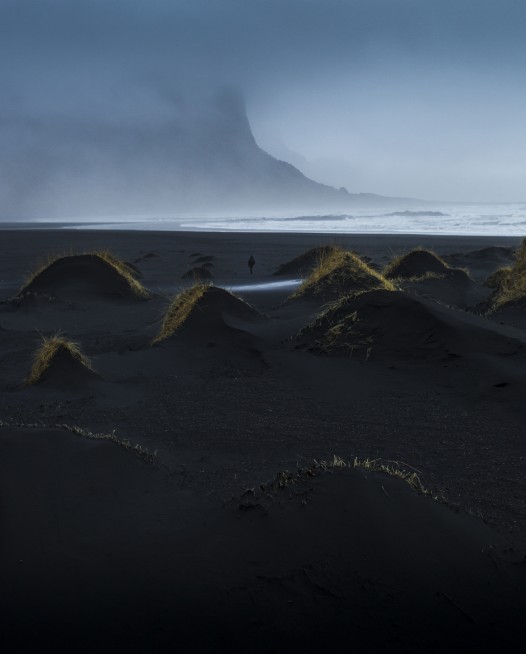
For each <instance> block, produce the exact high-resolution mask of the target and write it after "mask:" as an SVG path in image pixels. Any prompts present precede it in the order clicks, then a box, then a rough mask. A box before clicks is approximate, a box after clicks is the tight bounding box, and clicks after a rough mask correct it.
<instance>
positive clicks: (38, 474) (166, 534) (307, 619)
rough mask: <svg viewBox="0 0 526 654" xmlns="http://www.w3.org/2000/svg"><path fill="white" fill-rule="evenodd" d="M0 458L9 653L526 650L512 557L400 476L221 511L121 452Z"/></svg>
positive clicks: (82, 445) (266, 488)
mask: <svg viewBox="0 0 526 654" xmlns="http://www.w3.org/2000/svg"><path fill="white" fill-rule="evenodd" d="M0 448H1V451H2V457H0V491H1V494H2V497H4V498H9V502H7V503H5V506H3V515H2V527H3V534H2V559H1V561H0V566H1V572H2V584H3V586H2V591H3V592H2V595H1V598H0V610H1V611H2V619H3V629H2V638H3V640H4V642H5V641H6V640H7V639H8V638H10V637H13V638H15V639H16V641H15V642H16V645H17V646H16V647H11V648H10V651H36V650H40V649H45V648H46V647H45V646H46V645H49V644H50V643H54V644H55V647H53V648H52V649H53V651H57V652H62V651H66V648H68V651H71V643H72V642H75V651H82V652H84V651H86V652H88V651H89V652H93V651H100V652H127V653H128V654H129V653H135V652H146V651H152V652H153V651H155V652H164V651H171V650H172V649H173V644H174V643H177V649H178V650H179V651H184V652H187V651H188V652H190V651H191V652H211V651H225V652H248V651H250V652H255V653H257V654H259V653H263V652H275V651H286V652H291V653H296V652H297V653H299V652H313V653H314V652H323V651H348V644H349V638H350V634H351V635H352V642H353V649H357V651H370V652H386V651H389V652H395V653H401V652H422V653H424V652H468V651H469V652H494V651H510V652H511V651H519V650H515V649H514V648H513V644H514V642H515V640H514V639H515V638H516V637H519V636H522V612H523V607H524V602H525V599H526V598H525V592H524V587H525V582H526V579H525V572H526V571H525V569H524V565H517V563H518V562H519V556H518V555H517V554H516V555H515V557H513V555H512V554H510V553H509V552H508V553H507V554H505V553H504V552H505V548H506V547H507V546H508V543H507V542H506V541H505V540H504V539H503V538H501V537H500V536H498V535H497V534H495V533H494V532H492V531H491V530H490V529H489V528H488V527H487V526H486V525H485V524H484V523H483V522H482V521H480V520H477V519H475V518H473V517H471V516H467V515H463V514H458V513H455V512H453V511H451V510H449V509H448V508H447V507H445V506H444V505H442V504H440V503H439V502H437V501H435V500H433V499H431V498H430V497H426V496H424V495H422V494H419V493H417V492H415V491H414V490H412V488H410V486H409V484H407V483H404V482H403V481H401V480H400V479H397V478H395V477H393V476H391V475H389V474H383V473H379V472H374V471H373V470H370V469H368V468H360V467H356V468H355V467H353V466H352V464H351V466H350V467H342V465H341V462H340V461H339V460H338V461H335V463H336V466H333V467H330V468H328V471H327V472H326V471H324V470H323V466H314V467H312V468H310V469H308V470H305V471H301V472H299V473H293V474H290V473H287V472H283V473H281V474H279V475H278V476H277V477H276V479H275V480H273V481H272V482H270V483H268V484H263V485H261V486H260V487H256V488H255V489H251V490H248V491H246V492H245V493H244V494H243V495H241V496H240V497H239V498H238V499H237V500H232V501H231V502H229V503H227V504H226V505H225V504H224V503H223V502H222V501H219V500H217V502H216V504H215V506H213V505H212V500H211V499H210V498H208V500H207V501H206V502H202V503H199V502H197V501H196V500H195V498H193V497H192V496H191V495H189V494H185V495H184V498H181V490H180V488H179V487H178V482H176V480H175V479H174V478H173V476H170V475H165V473H164V472H163V471H162V470H158V469H155V468H154V467H152V466H149V465H147V464H145V463H144V462H143V461H141V460H140V459H139V458H138V457H134V456H133V454H132V453H131V452H126V451H124V450H123V449H122V448H121V447H119V446H118V445H116V444H115V443H111V442H107V441H102V440H89V439H84V438H81V437H79V436H77V435H75V434H71V433H68V432H64V431H62V430H46V429H42V430H39V431H34V430H33V431H31V430H27V429H26V430H21V429H18V430H13V429H6V428H0ZM28 452H31V456H28ZM44 490H45V492H43V491H44ZM131 535H132V537H130V536H131ZM50 588H52V589H53V593H50V592H49V589H50ZM79 634H80V635H81V637H80V636H79ZM75 639H77V640H75ZM7 642H9V640H7ZM29 644H32V645H33V647H26V645H29ZM35 645H38V646H37V647H36V646H35ZM57 645H58V647H57ZM46 649H47V648H46Z"/></svg>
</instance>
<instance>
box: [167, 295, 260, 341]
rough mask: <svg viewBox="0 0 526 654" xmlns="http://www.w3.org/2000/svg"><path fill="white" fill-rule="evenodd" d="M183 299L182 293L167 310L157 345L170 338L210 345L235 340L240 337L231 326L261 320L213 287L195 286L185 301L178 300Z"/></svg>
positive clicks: (236, 300)
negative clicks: (204, 342) (219, 340)
mask: <svg viewBox="0 0 526 654" xmlns="http://www.w3.org/2000/svg"><path fill="white" fill-rule="evenodd" d="M194 291H195V292H196V294H195V295H194ZM184 296H185V294H184V292H183V293H182V294H181V295H180V296H177V297H176V298H174V300H173V301H172V304H171V305H170V306H169V307H168V310H167V313H166V316H165V319H164V323H163V326H162V329H161V336H160V337H158V339H157V340H158V341H164V340H166V339H169V338H172V337H176V338H178V339H180V338H183V339H192V340H197V341H203V340H205V341H206V340H208V341H210V340H211V339H212V342H213V339H215V337H217V336H220V337H223V338H224V337H225V336H231V337H234V338H235V337H236V335H239V336H241V335H243V332H242V331H241V330H239V329H238V328H237V327H236V326H235V325H238V324H239V323H240V322H241V323H245V322H253V321H259V320H261V319H262V318H263V316H262V315H261V314H260V313H259V312H258V311H257V310H256V309H254V308H253V307H251V306H250V305H249V304H247V303H246V302H244V301H243V300H241V299H240V298H238V297H237V296H235V295H233V294H232V293H230V292H228V291H225V290H224V289H222V288H217V287H215V286H205V285H202V286H196V287H193V289H189V290H188V299H186V298H185V299H184V300H181V299H180V298H182V297H184ZM192 296H193V297H192ZM196 297H197V299H195V298H196ZM245 336H248V335H247V334H245Z"/></svg>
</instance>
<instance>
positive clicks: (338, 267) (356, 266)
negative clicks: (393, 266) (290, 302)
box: [290, 248, 396, 300]
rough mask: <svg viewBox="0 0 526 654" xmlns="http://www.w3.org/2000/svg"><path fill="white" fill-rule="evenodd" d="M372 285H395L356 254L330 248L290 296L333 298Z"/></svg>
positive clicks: (292, 297)
mask: <svg viewBox="0 0 526 654" xmlns="http://www.w3.org/2000/svg"><path fill="white" fill-rule="evenodd" d="M374 288H382V289H384V290H389V291H391V290H395V289H396V287H395V286H394V284H393V283H392V282H390V281H389V280H387V279H385V277H383V276H382V275H381V274H380V273H378V272H376V270H374V269H373V268H371V267H370V266H368V265H367V264H366V263H365V261H363V260H362V259H360V257H359V256H358V255H356V254H354V253H352V252H347V251H345V250H342V249H337V248H333V249H332V250H331V251H330V252H328V254H327V255H326V256H325V258H320V259H319V260H318V263H317V264H316V267H315V268H314V269H313V270H312V272H311V274H310V275H309V276H308V277H307V279H306V280H305V281H304V282H303V284H302V285H301V286H300V287H299V288H298V290H297V291H296V292H295V293H294V294H293V295H292V296H291V298H290V299H297V298H301V297H306V298H316V297H319V298H320V299H322V300H327V299H336V298H340V297H341V296H342V295H345V294H348V293H352V292H356V291H367V290H371V289H374Z"/></svg>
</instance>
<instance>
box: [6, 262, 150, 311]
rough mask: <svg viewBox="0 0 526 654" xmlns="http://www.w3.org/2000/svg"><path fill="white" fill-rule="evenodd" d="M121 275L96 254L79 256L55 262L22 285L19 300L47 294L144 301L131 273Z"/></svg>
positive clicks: (72, 297)
mask: <svg viewBox="0 0 526 654" xmlns="http://www.w3.org/2000/svg"><path fill="white" fill-rule="evenodd" d="M127 272H128V274H127V275H126V274H123V272H121V271H120V270H118V269H117V268H116V267H115V266H114V265H111V263H109V262H108V261H107V260H106V259H105V258H103V257H101V256H99V255H97V254H80V255H73V256H66V257H61V258H59V259H56V260H55V261H53V262H52V263H50V264H49V265H48V266H46V267H45V268H44V269H43V270H41V271H40V272H38V273H37V274H36V275H35V276H34V277H33V278H32V279H31V280H30V281H29V283H28V284H26V285H25V286H24V288H23V289H22V291H21V292H20V294H19V297H20V298H21V299H22V300H24V299H26V298H27V297H28V296H29V297H31V296H34V295H46V296H51V297H59V298H68V299H80V298H82V297H83V296H88V297H95V298H98V299H104V298H111V299H117V298H121V299H126V300H138V299H144V298H145V297H146V295H147V293H146V291H145V290H144V289H143V288H142V287H141V285H140V284H139V283H138V282H135V281H134V278H133V275H132V273H133V271H132V270H131V269H128V270H127Z"/></svg>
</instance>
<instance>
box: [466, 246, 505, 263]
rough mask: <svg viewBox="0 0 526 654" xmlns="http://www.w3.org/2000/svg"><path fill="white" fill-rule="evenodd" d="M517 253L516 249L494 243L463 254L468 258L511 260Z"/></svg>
mask: <svg viewBox="0 0 526 654" xmlns="http://www.w3.org/2000/svg"><path fill="white" fill-rule="evenodd" d="M514 255H515V250H514V249H513V248H509V247H503V246H501V245H493V246H490V247H487V248H482V249H480V250H472V251H471V252H466V253H465V254H464V255H460V256H463V257H464V258H466V259H475V260H481V261H495V260H496V261H502V262H505V261H510V260H511V259H513V257H514Z"/></svg>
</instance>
